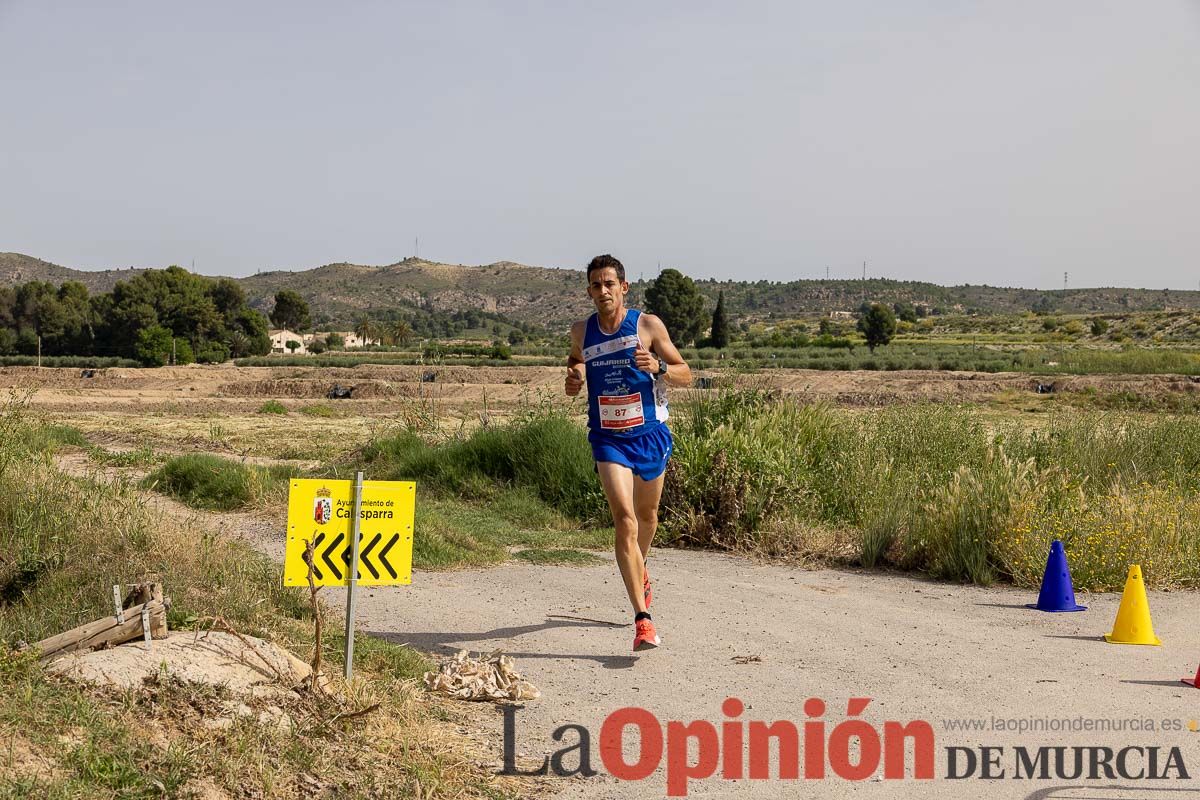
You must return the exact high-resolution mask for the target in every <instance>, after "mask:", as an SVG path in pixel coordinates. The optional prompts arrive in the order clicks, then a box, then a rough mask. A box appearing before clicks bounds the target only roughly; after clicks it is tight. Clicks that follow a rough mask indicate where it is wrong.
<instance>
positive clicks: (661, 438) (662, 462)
mask: <svg viewBox="0 0 1200 800" xmlns="http://www.w3.org/2000/svg"><path fill="white" fill-rule="evenodd" d="M588 442H590V443H591V445H592V457H593V458H594V459H596V461H597V462H600V461H611V462H613V463H614V464H621V465H622V466H626V467H629V468H630V469H631V470H633V474H634V475H637V476H638V477H639V478H641V479H642V480H644V481H652V480H654V479H655V478H657V477H658V476H659V475H662V474H663V471H664V470H666V468H667V459H668V458H670V457H671V450H672V449H673V448H674V441H673V440H672V439H671V431H670V430H669V429H668V428H667V426H666V425H665V424H659V425H655V426H654V427H653V428H651V429H650V430H648V431H646V432H645V433H639V434H637V435H635V436H614V435H613V434H611V433H601V432H598V431H588Z"/></svg>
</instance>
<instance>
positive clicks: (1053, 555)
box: [1029, 539, 1087, 611]
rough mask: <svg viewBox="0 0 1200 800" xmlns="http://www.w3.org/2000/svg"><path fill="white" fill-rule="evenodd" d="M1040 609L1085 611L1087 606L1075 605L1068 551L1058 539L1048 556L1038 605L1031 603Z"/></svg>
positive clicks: (1030, 606) (1052, 545) (1031, 606)
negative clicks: (1068, 564)
mask: <svg viewBox="0 0 1200 800" xmlns="http://www.w3.org/2000/svg"><path fill="white" fill-rule="evenodd" d="M1029 608H1036V609H1037V610H1038V611H1085V610H1087V606H1079V605H1075V589H1074V587H1073V586H1071V570H1070V568H1069V567H1068V566H1067V551H1066V550H1064V549H1063V543H1062V542H1060V541H1059V540H1058V539H1055V540H1054V542H1053V543H1052V544H1051V545H1050V555H1049V556H1047V557H1046V572H1045V574H1044V575H1042V591H1041V593H1040V594H1038V601H1037V605H1032V604H1030V605H1029Z"/></svg>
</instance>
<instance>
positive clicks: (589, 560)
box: [513, 547, 604, 566]
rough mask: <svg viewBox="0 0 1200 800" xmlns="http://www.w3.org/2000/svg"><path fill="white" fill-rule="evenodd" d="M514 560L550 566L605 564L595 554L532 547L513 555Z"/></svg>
mask: <svg viewBox="0 0 1200 800" xmlns="http://www.w3.org/2000/svg"><path fill="white" fill-rule="evenodd" d="M513 557H514V558H518V559H520V560H521V561H528V562H529V563H530V564H550V565H558V566H561V565H571V566H589V565H591V564H603V563H604V559H603V558H600V557H599V556H597V555H595V554H594V553H587V552H584V551H582V550H570V549H565V548H562V549H559V548H556V549H552V550H547V549H544V548H541V547H531V548H529V549H528V550H520V551H518V552H516V553H514V554H513Z"/></svg>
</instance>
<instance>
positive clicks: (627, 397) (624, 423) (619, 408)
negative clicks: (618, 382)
mask: <svg viewBox="0 0 1200 800" xmlns="http://www.w3.org/2000/svg"><path fill="white" fill-rule="evenodd" d="M597 399H598V400H599V401H600V427H601V428H602V429H605V430H621V429H622V428H632V427H634V426H636V425H641V424H642V423H643V422H645V421H646V420H645V419H644V418H643V416H642V396H641V394H623V395H618V396H615V397H611V396H603V395H601V396H600V397H599V398H597Z"/></svg>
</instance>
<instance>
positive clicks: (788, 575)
mask: <svg viewBox="0 0 1200 800" xmlns="http://www.w3.org/2000/svg"><path fill="white" fill-rule="evenodd" d="M651 565H652V575H653V576H654V578H655V599H654V605H653V609H652V610H653V612H654V615H655V621H656V623H657V625H658V627H659V629H660V633H661V635H662V638H663V647H661V648H659V649H658V650H655V651H651V652H649V653H643V654H639V655H637V656H634V655H633V654H632V653H631V652H630V644H631V641H632V638H633V633H632V627H631V626H630V625H629V622H630V619H629V615H628V612H627V610H626V607H625V601H624V599H623V592H622V591H621V587H620V583H619V580H618V577H617V575H616V569H615V565H614V564H612V563H609V564H605V565H602V566H593V567H565V568H562V567H557V568H556V567H536V566H530V565H518V564H509V565H504V566H501V567H497V568H494V569H490V570H482V571H471V572H453V573H419V574H417V575H416V576H415V578H414V583H413V585H412V586H411V587H399V588H391V589H373V590H369V591H364V593H363V599H362V602H361V604H360V606H359V608H360V614H359V617H358V619H359V627H360V630H363V631H369V632H370V633H372V634H373V635H376V636H382V637H386V638H388V639H392V640H394V641H398V642H407V643H410V644H412V645H414V646H416V647H418V648H420V649H423V650H426V651H429V652H431V653H434V654H440V655H450V654H453V653H454V652H455V651H456V650H457V649H459V648H468V649H471V650H476V651H489V650H491V649H493V648H503V649H504V650H505V651H506V652H508V653H509V654H511V655H512V656H513V657H514V658H515V659H516V661H517V667H518V669H519V670H521V671H523V672H524V673H525V675H526V677H527V678H529V679H530V680H531V681H533V683H534V684H535V685H537V686H538V687H540V688H541V690H542V692H543V696H542V697H541V698H540V699H539V700H536V701H533V702H530V703H529V704H528V707H527V708H525V709H524V710H522V711H520V712H519V713H518V717H517V734H518V745H517V746H518V748H519V750H520V751H522V752H524V753H527V754H528V755H529V756H532V757H535V758H537V759H538V760H539V761H540V758H541V756H542V755H544V754H549V753H552V752H554V750H556V749H558V748H560V747H565V746H568V745H569V744H572V743H574V742H575V734H573V733H572V734H568V737H567V738H566V739H564V742H563V743H562V744H558V743H556V742H554V741H553V740H552V739H551V738H550V734H551V732H552V731H553V730H554V729H555V728H556V727H557V726H559V725H562V724H564V723H568V722H572V723H578V724H581V725H584V726H586V727H587V728H588V729H589V731H590V732H591V736H592V752H593V767H596V768H602V765H601V763H600V759H599V755H598V752H599V732H600V727H601V724H602V721H603V719H604V718H605V717H606V716H607V715H608V714H610V713H611V712H613V711H614V710H616V709H618V708H621V707H623V706H628V705H633V706H640V707H643V708H645V709H648V710H649V711H651V712H652V713H653V714H654V715H655V716H656V717H657V718H658V719H659V720H660V721H662V723H663V724H664V725H665V723H666V721H668V720H679V721H683V722H689V721H691V720H696V719H701V720H709V721H712V722H714V723H716V724H718V725H719V723H721V722H722V721H724V720H726V719H727V718H726V717H724V716H723V715H722V710H721V704H722V702H723V700H724V699H725V698H726V697H729V696H734V697H737V698H739V699H740V700H742V701H743V702H744V703H745V705H746V711H745V713H744V714H742V715H741V717H740V719H742V720H763V721H768V722H771V721H775V720H791V721H793V722H795V723H797V725H799V724H800V723H802V722H803V721H804V720H805V719H806V717H805V713H804V709H803V707H804V701H805V699H807V698H809V697H818V698H822V699H823V700H825V701H826V703H827V705H828V711H827V712H826V714H825V719H826V720H827V721H828V725H827V731H832V729H833V728H834V726H836V725H837V724H838V723H839V722H841V721H843V720H844V719H846V703H847V700H848V698H850V697H870V698H872V702H871V704H870V706H869V707H868V709H867V710H866V712H864V714H863V717H864V718H865V719H867V720H868V721H870V722H872V723H873V724H874V725H875V726H876V728H877V729H880V728H881V724H882V721H884V720H898V721H901V722H907V721H910V720H916V719H924V720H927V721H928V722H930V723H931V725H932V727H933V731H934V735H935V737H936V753H937V756H936V775H937V776H938V777H937V778H936V779H935V780H932V781H913V780H908V781H903V782H897V781H892V780H887V781H883V780H879V779H878V776H876V778H875V779H867V780H866V781H864V782H850V781H845V780H841V779H838V778H835V777H828V778H826V779H825V780H821V781H802V782H800V783H799V784H798V783H796V782H791V781H779V780H769V781H760V780H755V781H748V780H739V781H729V780H724V779H721V778H720V777H719V776H720V771H719V770H718V776H716V777H714V778H711V779H709V780H703V781H693V782H692V783H691V784H690V787H689V789H690V790H689V796H697V797H750V796H755V797H794V796H798V795H801V794H808V793H811V795H812V796H816V797H849V796H855V797H881V798H882V797H892V796H900V797H937V798H941V797H945V798H951V797H954V798H958V797H997V798H1007V797H1014V798H1016V797H1027V796H1030V795H1031V794H1032V793H1033V792H1035V791H1038V790H1043V792H1044V793H1043V795H1039V796H1054V797H1060V796H1061V797H1084V796H1087V797H1094V798H1099V797H1139V798H1141V797H1157V796H1166V797H1184V796H1188V795H1189V794H1190V792H1195V795H1193V796H1200V780H1198V778H1200V733H1194V732H1190V731H1188V730H1186V728H1185V729H1184V730H1181V731H1177V732H1148V731H1144V730H1143V731H1134V730H1128V729H1127V730H1126V731H1123V732H1119V731H1112V730H1109V731H1107V732H1094V731H1093V732H1086V731H1079V732H1041V733H1024V734H1018V733H1015V732H1005V731H981V732H976V733H965V732H962V731H954V732H952V731H949V730H947V729H946V728H945V726H944V724H943V722H944V720H948V719H956V718H972V719H983V720H989V721H990V720H991V718H992V717H1000V718H1004V719H1030V718H1034V717H1038V718H1043V717H1044V718H1052V719H1054V720H1058V719H1067V720H1075V719H1077V718H1094V719H1104V720H1109V719H1112V720H1126V719H1129V720H1137V721H1138V724H1139V725H1142V724H1144V723H1143V722H1142V721H1144V720H1146V719H1150V720H1154V721H1155V724H1156V725H1157V724H1159V722H1160V721H1161V720H1163V719H1170V720H1181V721H1182V725H1184V726H1186V725H1187V723H1188V721H1197V720H1200V690H1197V689H1193V688H1191V687H1188V686H1185V685H1183V684H1182V683H1180V682H1179V678H1180V677H1181V676H1183V675H1184V674H1189V675H1191V674H1194V673H1195V670H1196V664H1197V659H1200V614H1198V613H1197V610H1198V609H1200V597H1198V596H1197V595H1196V594H1195V593H1181V592H1172V593H1162V592H1152V593H1150V606H1151V609H1152V611H1153V615H1154V623H1155V628H1156V631H1157V633H1158V635H1159V636H1160V637H1161V638H1162V640H1163V642H1164V646H1163V647H1135V646H1118V645H1110V644H1107V643H1105V642H1104V641H1103V640H1102V639H1101V638H1100V637H1101V636H1102V634H1104V633H1107V632H1108V631H1109V629H1110V628H1111V626H1112V622H1113V620H1114V618H1115V616H1116V610H1117V606H1118V604H1119V601H1120V597H1119V595H1116V594H1103V595H1092V596H1088V597H1086V598H1083V599H1082V602H1084V604H1086V605H1090V608H1089V610H1088V611H1086V612H1082V613H1075V614H1044V613H1040V612H1036V611H1032V610H1029V609H1027V608H1025V603H1028V602H1032V601H1035V600H1036V596H1031V594H1030V593H1029V592H1025V591H1020V590H1014V589H1011V588H987V589H985V588H980V587H973V586H957V585H949V584H941V583H933V582H928V581H923V580H919V579H914V578H911V577H907V576H901V575H889V574H882V573H873V572H872V573H854V572H847V571H828V570H826V571H801V570H797V569H792V568H789V567H784V566H772V565H764V564H759V563H755V562H752V561H748V560H745V559H740V558H734V557H729V556H724V555H718V554H713V553H701V552H685V551H677V550H664V549H659V550H656V551H655V552H654V553H653V554H652V556H651ZM331 599H332V595H331ZM754 657H757V658H759V659H761V661H758V660H754ZM742 662H745V663H742ZM1081 722H1082V719H1081ZM1051 724H1057V723H1051ZM1119 724H1125V725H1127V726H1128V725H1131V723H1119V722H1118V723H1114V724H1113V725H1114V726H1115V725H1119ZM492 725H493V728H494V730H495V731H496V734H497V739H499V732H500V730H501V728H500V718H499V715H498V714H497V715H496V716H495V718H494V719H493V722H492ZM634 742H636V736H634V735H633V734H632V732H631V733H630V734H629V735H628V736H627V737H626V744H627V747H626V751H627V756H626V757H627V758H628V759H629V760H630V761H631V762H632V761H634V760H635V759H636V755H637V754H636V751H635V750H634V749H632V748H631V747H630V746H629V745H631V744H633V743H634ZM980 745H988V746H1005V747H1006V751H1005V754H1004V756H1003V757H1002V762H1001V763H1002V766H1004V767H1006V768H1007V771H1008V776H1009V777H1008V778H1006V779H1005V780H999V781H983V780H980V779H978V778H973V779H967V780H954V781H951V780H946V778H945V774H946V760H947V759H946V752H945V748H946V747H950V746H973V747H975V748H978V747H979V746H980ZM1016 745H1023V746H1025V747H1028V748H1034V747H1037V746H1042V745H1045V746H1056V745H1067V746H1071V745H1080V746H1086V745H1095V746H1101V745H1103V746H1110V747H1113V748H1118V749H1119V748H1121V747H1124V746H1128V745H1143V746H1152V745H1159V746H1162V747H1164V750H1163V752H1162V754H1161V756H1160V761H1162V762H1165V761H1166V758H1167V750H1166V749H1165V748H1169V747H1170V746H1172V745H1178V746H1180V747H1181V748H1182V749H1181V754H1182V756H1183V758H1184V761H1185V765H1186V767H1187V770H1188V772H1189V774H1190V775H1191V776H1192V779H1191V780H1167V781H1153V782H1146V781H1129V780H1120V779H1119V778H1118V779H1115V780H1103V779H1102V780H1099V781H1083V782H1080V781H1075V782H1072V781H1067V780H1055V779H1049V780H1014V779H1012V778H1011V775H1012V773H1013V769H1014V767H1013V764H1015V753H1014V750H1013V747H1014V746H1016ZM976 752H978V750H976ZM1131 758H1132V757H1131ZM1135 761H1137V762H1138V763H1141V762H1140V761H1138V759H1134V760H1133V761H1130V762H1129V763H1130V767H1129V770H1130V771H1131V772H1132V771H1135V770H1136V766H1135V765H1134V762H1135ZM567 763H568V764H569V765H574V764H575V763H576V761H575V756H574V755H572V756H571V757H570V759H569V760H568V761H567ZM664 763H665V758H664ZM1069 764H1070V762H1069V761H1068V765H1069ZM773 774H774V773H773ZM1100 774H1101V775H1102V774H1103V773H1100ZM1084 784H1090V787H1089V789H1088V791H1086V792H1081V791H1080V790H1071V791H1066V790H1063V791H1055V792H1054V793H1052V794H1046V793H1045V791H1044V790H1049V789H1051V788H1053V787H1064V786H1070V785H1075V786H1081V785H1084ZM562 786H563V792H562V795H561V796H562V797H564V798H640V797H657V796H662V795H663V793H664V789H665V773H664V771H663V770H662V769H661V768H660V769H659V770H658V771H656V772H655V773H654V774H653V775H651V776H650V777H649V778H647V779H646V780H644V781H641V782H618V781H616V780H615V779H613V778H611V777H607V776H606V775H605V772H604V771H603V770H602V769H601V774H600V775H598V776H596V777H593V778H590V779H587V780H581V779H567V778H564V779H562ZM1100 786H1126V787H1134V788H1135V789H1136V792H1135V793H1130V791H1117V790H1111V791H1110V790H1107V789H1106V790H1104V791H1100V790H1099V789H1098V788H1097V787H1100ZM1151 787H1152V788H1151ZM1164 789H1171V790H1172V791H1170V792H1164V791H1163V790H1164ZM1180 789H1186V790H1190V792H1189V791H1184V792H1182V793H1181V792H1180V791H1178V790H1180Z"/></svg>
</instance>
